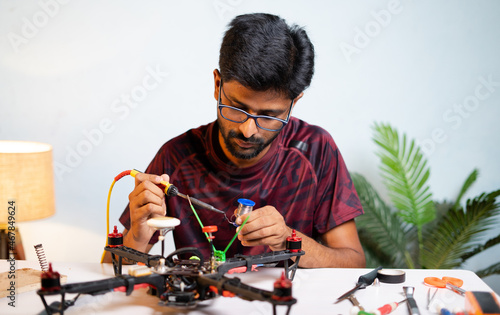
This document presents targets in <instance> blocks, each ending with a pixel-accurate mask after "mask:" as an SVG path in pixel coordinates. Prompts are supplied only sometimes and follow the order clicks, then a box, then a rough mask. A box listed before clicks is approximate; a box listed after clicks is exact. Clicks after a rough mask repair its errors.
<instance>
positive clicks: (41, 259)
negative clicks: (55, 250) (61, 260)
mask: <svg viewBox="0 0 500 315" xmlns="http://www.w3.org/2000/svg"><path fill="white" fill-rule="evenodd" d="M35 252H36V256H37V257H38V263H40V268H42V271H47V270H49V265H48V264H47V258H45V252H44V251H43V246H42V244H38V245H35Z"/></svg>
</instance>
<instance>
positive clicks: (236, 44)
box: [219, 13, 314, 99]
mask: <svg viewBox="0 0 500 315" xmlns="http://www.w3.org/2000/svg"><path fill="white" fill-rule="evenodd" d="M219 67H220V72H221V77H222V79H223V80H224V81H225V82H228V81H231V80H236V81H238V82H239V83H240V84H242V85H243V86H245V87H247V88H250V89H252V90H255V91H266V90H275V91H277V92H278V93H281V94H283V95H285V96H287V97H289V98H291V99H294V98H295V97H297V96H298V95H299V94H300V93H302V92H303V91H304V90H305V89H306V88H307V87H308V86H309V84H310V83H311V79H312V76H313V73H314V46H313V44H312V43H311V41H310V40H309V37H308V36H307V33H306V31H305V30H304V29H303V28H301V27H299V26H297V25H292V26H288V24H287V23H286V21H285V20H283V19H282V18H280V17H279V16H276V15H272V14H266V13H255V14H245V15H239V16H237V17H235V18H234V19H233V20H232V21H231V23H229V29H228V30H227V31H226V33H225V35H224V38H223V40H222V45H221V48H220V56H219Z"/></svg>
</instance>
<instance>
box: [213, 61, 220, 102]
mask: <svg viewBox="0 0 500 315" xmlns="http://www.w3.org/2000/svg"><path fill="white" fill-rule="evenodd" d="M220 79H221V77H220V72H219V70H217V69H214V98H215V101H217V100H218V98H219V88H220Z"/></svg>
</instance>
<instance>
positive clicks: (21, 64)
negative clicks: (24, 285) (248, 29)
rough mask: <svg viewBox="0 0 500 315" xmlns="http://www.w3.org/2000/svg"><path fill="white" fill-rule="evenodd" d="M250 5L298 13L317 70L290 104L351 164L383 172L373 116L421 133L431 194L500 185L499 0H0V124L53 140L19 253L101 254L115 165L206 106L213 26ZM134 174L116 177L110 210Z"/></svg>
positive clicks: (196, 120)
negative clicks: (53, 207)
mask: <svg viewBox="0 0 500 315" xmlns="http://www.w3.org/2000/svg"><path fill="white" fill-rule="evenodd" d="M249 12H269V13H274V14H278V15H281V16H282V17H283V18H285V19H286V20H287V21H289V22H294V23H297V24H299V25H302V26H305V27H306V29H307V31H308V33H309V35H310V37H311V40H312V41H313V43H314V45H315V48H316V53H317V59H316V64H317V66H316V74H315V77H314V79H313V83H312V85H311V87H310V88H309V89H308V90H307V91H306V94H305V97H304V98H303V99H302V100H301V101H300V103H299V104H298V106H297V107H296V108H295V111H294V113H293V115H295V116H296V117H299V118H301V119H304V120H306V121H308V122H310V123H313V124H317V125H320V126H322V127H324V128H326V129H327V130H328V131H329V132H331V133H332V135H333V136H334V139H335V140H336V142H337V144H338V145H339V147H340V149H341V151H342V153H343V155H344V158H345V160H346V162H347V165H348V167H349V169H350V170H351V171H356V172H359V173H361V174H364V175H365V176H366V177H367V178H368V179H369V180H370V181H372V183H374V184H376V185H380V177H379V175H378V165H379V163H378V159H377V158H376V156H375V154H374V150H375V149H376V147H375V145H374V144H373V143H372V141H371V135H372V131H371V126H372V125H373V123H374V122H388V123H390V124H391V125H393V126H394V127H396V128H397V129H398V130H399V131H400V132H405V133H407V134H408V136H410V137H411V138H415V139H417V140H418V141H420V143H421V144H423V145H424V148H425V149H426V153H427V157H428V159H429V164H430V167H431V172H432V174H431V178H430V184H431V188H432V191H433V193H434V198H435V199H437V200H444V199H448V200H452V199H453V198H455V196H456V194H457V192H458V190H459V188H460V187H461V185H462V183H463V181H464V179H465V178H466V176H467V175H468V174H469V173H470V172H471V171H472V169H474V168H479V170H480V178H479V180H478V181H477V183H476V184H475V185H474V186H473V187H472V189H471V191H470V194H469V195H468V196H467V197H472V196H476V195H478V194H479V193H481V192H490V191H493V190H496V189H499V188H500V163H499V162H498V157H499V156H500V106H499V103H500V41H499V39H500V2H498V1H493V0H492V1H430V0H428V1H401V2H399V1H397V0H378V1H370V2H361V1H358V2H353V1H328V2H327V1H319V0H318V1H305V0H304V1H302V0H300V1H299V0H296V1H285V0H283V1H244V0H209V1H203V0H199V1H169V0H168V1H167V0H163V1H132V0H120V1H118V0H112V1H95V0H92V1H77V0H73V1H69V0H64V1H63V0H39V1H19V0H0V118H1V120H0V139H4V140H5V139H8V140H30V141H41V142H46V143H49V144H51V145H52V146H53V147H54V164H55V172H56V181H55V183H56V203H57V213H56V215H55V216H53V217H51V218H49V219H45V220H41V221H36V222H28V223H20V224H19V226H20V228H21V231H22V234H23V242H24V246H25V249H26V253H27V256H28V259H35V258H36V257H35V253H34V250H33V245H35V244H38V243H43V245H44V247H45V251H46V254H47V256H48V258H49V260H52V261H88V262H98V261H99V259H100V255H101V253H102V247H103V245H104V242H105V237H106V235H105V231H106V224H105V209H106V198H107V194H108V189H109V186H110V184H111V181H112V179H113V177H114V176H115V175H117V174H118V173H120V172H121V171H123V170H126V169H131V168H137V169H145V167H146V166H147V165H148V163H149V162H150V160H151V159H152V157H153V155H154V154H155V153H156V151H157V150H158V149H159V147H160V146H161V145H162V144H163V143H164V142H165V141H167V140H168V139H170V138H172V137H174V136H176V135H178V134H180V133H182V132H183V131H185V130H187V129H188V128H192V127H197V126H199V125H201V124H205V123H208V122H210V121H212V120H213V119H215V117H216V112H215V100H214V99H213V81H212V80H213V78H212V70H213V69H214V68H217V62H218V49H219V45H220V42H221V37H222V34H223V32H224V30H225V28H226V25H227V23H228V22H229V21H230V20H231V19H232V18H233V17H234V16H235V15H238V14H242V13H249ZM343 48H344V51H343V50H342V49H343ZM154 72H156V73H157V74H156V77H154V76H151V73H154ZM155 78H156V79H155ZM485 81H486V82H490V83H486V84H485V83H484V82H485ZM127 102H128V103H127ZM433 137H434V138H433ZM132 187H133V180H132V178H130V177H128V178H124V179H122V180H121V181H120V182H118V183H117V185H116V186H115V189H114V191H113V196H112V199H111V222H112V224H115V223H117V218H118V216H119V214H120V213H121V212H122V210H123V208H124V206H125V205H126V203H127V201H128V199H127V196H128V193H129V192H130V191H131V190H132ZM380 189H381V191H383V188H382V187H381V186H380ZM499 231H500V228H498V229H496V231H492V232H491V233H490V234H489V235H487V236H486V237H488V236H489V237H491V236H493V235H497V234H498V232H499ZM499 257H500V250H499V247H498V246H497V247H495V248H493V249H490V250H489V251H487V252H485V253H483V254H481V257H480V258H479V259H475V260H474V261H473V262H471V263H470V264H469V266H468V267H469V268H470V269H472V270H477V269H480V268H484V267H486V266H488V265H490V264H491V263H493V262H497V261H498V260H499ZM499 279H500V277H489V278H487V279H486V281H487V282H488V283H489V284H490V286H492V287H494V288H495V290H496V291H497V292H500V285H498V280H499ZM495 280H496V281H495Z"/></svg>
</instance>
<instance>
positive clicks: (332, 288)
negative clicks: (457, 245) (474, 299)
mask: <svg viewBox="0 0 500 315" xmlns="http://www.w3.org/2000/svg"><path fill="white" fill-rule="evenodd" d="M16 263H17V268H34V269H39V266H38V263H37V262H32V261H17V262H16ZM9 266H10V265H9V263H8V262H7V261H5V260H0V271H6V270H8V268H9ZM53 268H54V270H56V271H58V272H59V273H60V274H63V275H67V276H68V279H67V283H73V282H83V281H91V280H100V279H106V278H109V277H113V269H112V265H111V264H102V265H101V264H99V263H67V262H65V263H57V262H56V263H53ZM370 270H371V269H298V270H297V273H296V275H295V279H294V281H293V296H294V297H295V298H296V299H297V300H298V302H297V304H295V305H294V306H292V309H291V312H290V314H301V315H302V314H307V315H313V314H330V315H331V314H349V311H350V309H351V307H352V304H351V303H350V302H349V301H348V300H344V301H342V302H340V303H338V304H333V302H334V301H335V300H336V299H337V298H338V297H339V296H340V295H342V294H343V293H345V292H346V291H348V290H350V289H351V288H352V287H353V286H354V285H355V283H356V281H357V280H358V277H359V276H360V275H363V274H365V273H367V272H369V271H370ZM126 271H127V269H126V266H125V267H124V273H126ZM404 271H405V272H406V281H405V282H404V283H402V284H386V283H381V284H380V286H370V287H368V288H366V289H364V290H359V291H358V292H357V293H356V297H357V299H358V301H359V302H360V303H361V305H363V306H364V307H365V308H366V309H367V310H372V309H376V308H378V307H380V306H382V305H383V304H386V303H389V302H394V301H400V300H402V299H404V296H403V294H402V292H403V291H402V287H403V286H413V287H415V298H416V301H417V304H418V306H419V308H420V311H421V313H422V314H436V313H435V312H431V311H428V310H427V309H426V306H427V290H428V287H427V286H426V285H424V284H423V279H424V278H425V277H427V276H435V277H443V276H451V277H457V278H460V279H462V280H463V281H464V285H463V288H464V289H465V290H473V291H492V289H491V288H490V287H489V286H488V285H487V284H485V283H484V282H483V281H482V280H481V279H480V278H479V277H478V276H477V275H476V274H474V273H473V272H471V271H467V270H404ZM281 272H282V269H279V268H261V269H260V271H259V272H253V273H246V274H238V275H236V276H237V277H239V278H241V279H242V281H243V282H244V283H246V284H249V285H252V286H255V287H258V288H261V289H265V290H269V291H272V288H273V283H274V281H275V280H276V279H277V278H278V277H279V276H280V275H281ZM1 289H2V290H5V289H6V288H1ZM71 297H72V295H67V296H66V299H69V298H71ZM436 299H438V300H440V301H441V302H442V303H443V304H445V305H446V306H447V307H449V308H452V306H460V307H462V308H463V306H464V298H463V297H462V296H460V295H458V294H456V293H454V292H452V291H450V290H448V289H440V290H439V291H438V293H437V295H436ZM55 300H60V297H58V296H57V297H56V296H50V297H47V302H48V303H49V304H50V303H51V302H52V301H55ZM8 302H9V300H8V299H7V298H2V299H0V314H23V315H24V314H45V310H44V307H43V304H42V302H41V300H40V298H39V297H38V295H37V294H36V292H35V291H31V292H25V293H21V294H18V295H17V296H16V307H15V308H13V307H10V306H8ZM285 311H286V307H278V314H284V313H285ZM187 313H189V314H199V315H211V314H213V315H216V314H217V315H224V314H251V315H260V314H272V306H271V305H270V304H269V303H265V302H258V301H254V302H249V301H244V300H241V299H239V298H237V297H234V298H226V297H219V298H216V299H214V300H212V301H206V302H203V303H202V304H200V305H199V306H198V307H197V308H195V309H189V310H186V309H176V308H171V307H165V306H160V305H158V299H157V298H156V297H154V296H150V295H148V294H147V293H146V289H139V290H136V291H134V292H133V293H132V294H131V295H130V296H126V295H125V293H123V292H112V293H107V294H104V295H97V296H90V295H82V296H80V297H79V299H78V300H77V302H76V304H75V305H74V306H72V307H70V308H69V309H68V310H66V311H65V314H122V315H123V314H187ZM391 314H394V315H398V314H408V311H407V307H406V304H402V305H401V306H399V307H398V308H397V309H396V310H395V311H394V312H393V313H391Z"/></svg>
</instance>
